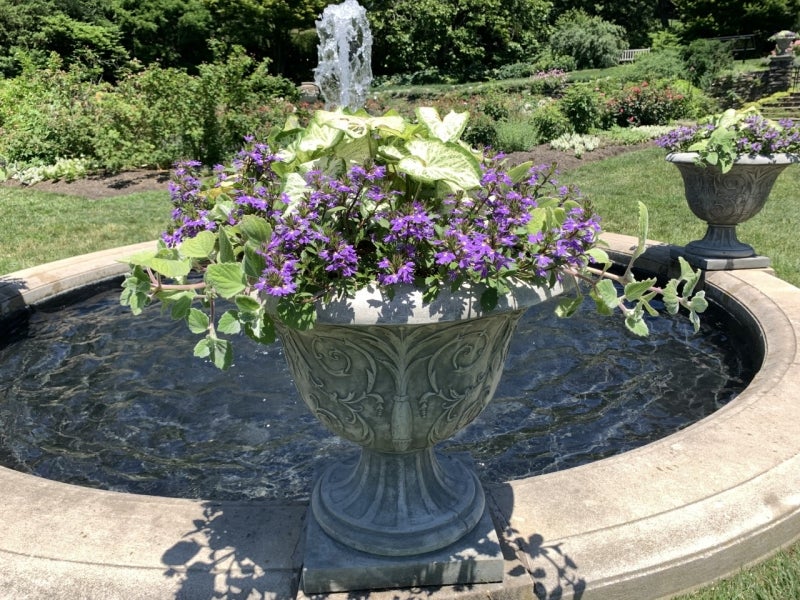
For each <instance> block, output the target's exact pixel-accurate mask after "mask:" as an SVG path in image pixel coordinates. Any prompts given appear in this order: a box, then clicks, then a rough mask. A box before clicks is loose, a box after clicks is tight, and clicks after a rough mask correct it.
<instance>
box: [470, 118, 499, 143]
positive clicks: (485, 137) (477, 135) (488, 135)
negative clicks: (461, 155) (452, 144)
mask: <svg viewBox="0 0 800 600" xmlns="http://www.w3.org/2000/svg"><path fill="white" fill-rule="evenodd" d="M461 138H462V139H463V140H464V141H465V142H467V143H468V144H470V145H471V146H474V147H476V148H483V147H487V148H497V147H498V145H497V142H498V137H497V129H496V128H495V121H494V119H492V118H491V117H490V116H489V115H486V114H484V113H474V114H472V115H471V116H470V120H469V123H468V124H467V128H466V129H465V130H464V135H462V136H461Z"/></svg>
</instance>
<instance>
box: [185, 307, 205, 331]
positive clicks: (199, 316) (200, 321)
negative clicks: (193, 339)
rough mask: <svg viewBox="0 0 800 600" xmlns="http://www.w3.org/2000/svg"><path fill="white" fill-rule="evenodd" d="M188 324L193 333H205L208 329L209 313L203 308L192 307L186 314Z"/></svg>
mask: <svg viewBox="0 0 800 600" xmlns="http://www.w3.org/2000/svg"><path fill="white" fill-rule="evenodd" d="M186 324H187V325H188V326H189V331H191V332H192V333H205V332H206V331H208V325H209V320H208V315H207V314H206V313H204V312H203V311H202V310H199V309H197V308H191V309H189V312H188V314H187V316H186Z"/></svg>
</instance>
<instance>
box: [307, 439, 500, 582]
mask: <svg viewBox="0 0 800 600" xmlns="http://www.w3.org/2000/svg"><path fill="white" fill-rule="evenodd" d="M406 458H408V455H406ZM358 462H359V461H358V457H357V456H354V457H353V458H352V460H350V461H344V462H342V463H339V464H333V463H332V464H331V465H330V466H329V468H328V469H326V471H325V473H324V474H323V475H322V477H321V478H320V480H319V481H322V480H325V481H326V482H328V479H330V478H333V479H336V474H337V472H339V471H340V467H343V466H346V465H348V464H349V465H350V467H356V471H357V470H358V468H357V464H358ZM404 462H405V461H404V460H400V461H399V462H395V466H399V465H402V464H403V463H404ZM436 464H437V465H438V469H441V470H442V471H444V472H446V473H452V474H453V475H452V476H448V477H446V478H445V481H447V482H453V481H454V479H456V478H460V476H461V475H459V473H460V472H462V470H465V471H467V472H470V471H471V461H470V458H469V456H468V455H466V454H461V455H455V456H453V455H446V456H438V460H437V461H436ZM403 470H405V469H404V468H403ZM339 483H342V482H339ZM417 483H419V481H417ZM334 485H335V484H334ZM325 487H326V485H325V484H323V487H322V488H320V487H319V485H318V486H317V487H316V489H315V493H314V500H313V503H312V506H314V508H313V510H312V511H310V514H309V521H308V523H307V526H306V540H305V551H304V554H303V571H302V581H301V587H302V589H303V591H304V593H305V594H307V595H311V594H324V593H329V592H342V591H348V590H359V589H383V588H405V587H428V586H443V585H459V584H470V585H472V584H479V583H491V582H499V581H502V580H503V575H504V566H505V562H504V559H503V554H502V550H501V547H500V542H499V539H498V537H497V533H496V531H495V529H494V524H493V522H492V519H491V517H490V515H489V512H488V510H486V509H485V508H482V509H481V511H480V512H479V513H477V520H476V523H475V524H473V525H472V526H471V527H470V526H468V524H467V522H463V523H462V525H461V527H462V528H463V530H464V531H462V533H461V535H458V536H457V537H458V539H457V540H456V541H455V542H452V543H450V544H448V545H447V546H445V547H443V548H438V549H436V550H432V551H427V552H423V551H422V549H421V548H422V545H423V544H426V545H429V546H430V545H434V546H435V545H436V543H435V541H436V540H437V539H439V534H437V532H436V525H435V521H438V520H439V519H430V518H429V517H428V516H427V515H429V510H427V509H425V510H424V512H425V514H426V516H424V517H423V518H421V519H409V520H408V521H407V522H406V523H405V524H403V522H397V523H394V524H391V525H390V524H388V523H382V524H375V523H374V522H373V524H372V527H369V528H368V530H366V531H365V530H364V529H363V528H362V527H358V526H356V527H355V528H354V529H353V531H352V536H351V535H349V534H348V533H346V532H345V533H344V537H347V538H351V537H356V538H357V537H360V536H364V535H366V536H367V537H368V538H369V539H372V541H373V543H375V541H376V540H375V538H376V531H375V529H380V530H381V531H382V532H383V534H384V536H383V539H380V540H378V541H379V543H381V544H385V543H386V542H388V541H390V540H392V541H394V542H396V543H397V544H398V548H399V547H403V548H405V549H406V550H407V551H408V552H406V553H405V555H395V556H381V555H377V554H373V553H371V552H362V551H359V550H356V549H355V548H353V547H352V546H351V545H349V543H350V542H351V541H355V543H356V544H358V543H359V540H357V539H356V540H348V544H344V543H342V542H339V541H337V540H335V539H334V538H332V537H331V536H330V535H328V533H326V531H325V529H323V527H322V526H320V521H319V520H317V518H316V516H315V513H316V512H317V510H323V511H326V510H327V507H325V501H324V500H321V497H322V496H324V497H327V496H329V495H330V494H327V493H325V494H321V493H320V489H324V488H325ZM344 487H345V488H347V487H348V486H347V484H345V485H344ZM470 487H471V486H470ZM458 489H460V486H459V488H458ZM475 490H476V491H477V492H479V496H480V502H481V505H482V504H483V491H482V490H481V488H480V486H478V485H477V482H476V486H475ZM372 491H373V492H374V491H378V490H375V489H373V490H372ZM387 491H388V489H384V492H387ZM456 491H457V489H454V490H452V492H451V493H455V492H456ZM334 495H335V494H334ZM389 495H390V496H392V494H391V493H390V494H389ZM357 496H359V497H360V499H361V500H363V499H364V498H365V496H366V495H362V494H357ZM400 498H401V496H400V495H397V496H395V497H394V499H396V500H400ZM416 500H419V499H415V500H414V501H412V502H411V504H418V502H416ZM356 504H357V505H358V504H360V503H359V502H356ZM462 504H463V505H464V508H466V510H462V512H463V513H465V514H466V515H467V516H474V515H473V510H471V509H469V508H467V507H466V505H468V504H469V503H467V502H462ZM362 506H363V505H362ZM376 506H377V505H376ZM380 512H381V511H377V512H375V511H373V514H374V515H375V516H377V513H380ZM452 516H454V517H455V516H456V514H455V513H454V514H453V515H452ZM326 519H329V516H326ZM340 520H341V513H339V514H338V515H337V516H336V517H334V519H333V522H340ZM373 521H381V519H380V518H376V519H373ZM457 521H458V520H457V519H455V520H453V521H452V522H451V523H450V524H448V525H447V528H448V529H452V531H453V532H455V531H456V530H457V529H458V525H457V524H456V523H457ZM330 523H331V521H330V520H326V525H325V527H326V528H329V527H330ZM342 525H343V526H345V527H346V524H345V523H342ZM373 527H374V528H373ZM406 527H407V528H416V529H417V531H418V533H419V535H420V538H419V541H420V548H419V549H418V550H417V551H416V552H414V551H413V547H414V539H413V535H406V534H405V533H404V531H403V529H404V528H406ZM451 533H452V532H451ZM342 534H343V532H342V531H339V532H337V536H338V535H342ZM378 537H381V536H378Z"/></svg>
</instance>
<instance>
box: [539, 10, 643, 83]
mask: <svg viewBox="0 0 800 600" xmlns="http://www.w3.org/2000/svg"><path fill="white" fill-rule="evenodd" d="M627 45H628V44H627V42H626V41H625V29H624V28H622V27H620V26H619V25H614V24H613V23H609V22H608V21H605V20H603V19H602V18H600V17H598V16H590V15H588V14H587V13H586V12H584V11H583V10H569V11H567V12H565V13H564V14H562V15H561V16H559V17H558V19H557V20H556V24H555V29H554V31H553V34H552V35H551V36H550V46H551V48H552V49H553V52H554V53H555V54H556V55H558V54H564V55H567V56H571V57H572V58H574V59H575V65H576V67H577V68H578V69H592V68H604V67H611V66H613V65H615V64H617V62H618V61H619V55H620V52H621V51H622V50H624V49H625V48H627Z"/></svg>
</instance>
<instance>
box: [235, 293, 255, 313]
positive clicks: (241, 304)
mask: <svg viewBox="0 0 800 600" xmlns="http://www.w3.org/2000/svg"><path fill="white" fill-rule="evenodd" d="M235 302H236V306H237V308H238V309H239V310H241V311H244V312H256V311H258V310H259V309H260V308H261V303H260V302H259V301H258V300H256V299H255V298H253V297H252V296H236V299H235Z"/></svg>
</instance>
